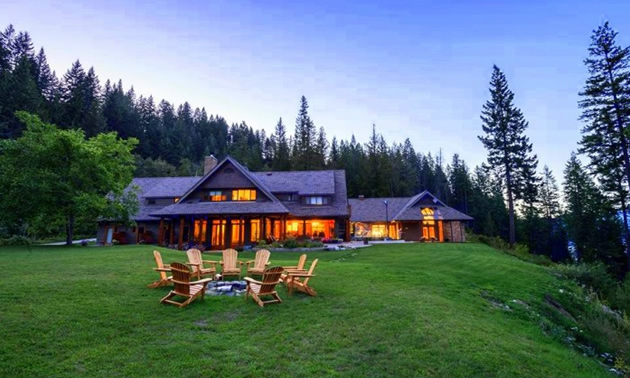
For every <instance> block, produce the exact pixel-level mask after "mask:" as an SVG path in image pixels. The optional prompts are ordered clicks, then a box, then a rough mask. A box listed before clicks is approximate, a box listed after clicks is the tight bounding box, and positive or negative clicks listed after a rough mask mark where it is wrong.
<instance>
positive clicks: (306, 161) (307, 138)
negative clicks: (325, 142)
mask: <svg viewBox="0 0 630 378" xmlns="http://www.w3.org/2000/svg"><path fill="white" fill-rule="evenodd" d="M315 139H316V129H315V124H314V123H313V121H312V120H311V118H310V117H309V115H308V102H307V101H306V97H304V96H302V98H301V100H300V111H299V112H298V116H297V118H296V120H295V137H294V145H293V159H292V165H293V167H294V168H295V169H296V170H309V169H312V168H313V166H314V165H315V142H316V141H315Z"/></svg>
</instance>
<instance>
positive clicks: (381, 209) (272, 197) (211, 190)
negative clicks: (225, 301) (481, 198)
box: [97, 156, 472, 250]
mask: <svg viewBox="0 0 630 378" xmlns="http://www.w3.org/2000/svg"><path fill="white" fill-rule="evenodd" d="M204 173H205V174H204V175H203V176H202V177H146V178H134V179H133V181H132V182H131V184H130V188H131V187H133V188H135V190H136V191H137V196H138V201H139V210H138V213H137V214H135V215H134V216H133V218H132V219H133V220H134V221H135V223H136V225H135V226H134V227H122V226H120V225H117V224H115V223H112V222H108V221H105V220H103V221H100V222H99V228H98V235H97V239H98V241H99V242H101V243H104V244H110V243H111V242H112V241H113V240H118V241H119V242H120V243H123V244H124V243H129V244H135V243H148V244H158V245H164V246H171V247H173V248H178V249H182V248H185V247H187V246H192V245H203V246H204V247H205V249H212V250H218V249H224V248H227V247H232V248H242V247H247V246H252V245H255V244H256V243H258V242H259V241H261V240H266V241H270V240H279V241H282V240H284V239H287V238H313V239H320V240H323V241H324V242H326V241H332V240H338V239H342V240H345V241H348V240H350V239H351V238H352V237H357V238H359V237H360V238H365V237H370V238H383V237H389V238H391V239H404V240H412V241H421V240H427V241H428V240H432V241H465V233H464V228H463V225H462V221H468V220H471V219H472V218H470V217H468V216H467V215H465V214H462V213H460V212H458V211H457V210H455V209H452V208H450V207H448V206H446V205H445V204H443V203H442V202H441V201H439V200H438V199H437V198H435V197H434V196H433V195H431V194H430V193H428V192H423V193H421V194H419V195H417V196H414V197H411V198H388V199H385V198H360V199H351V200H348V197H347V193H346V175H345V171H343V170H320V171H287V172H250V171H249V170H248V169H247V168H245V167H243V166H242V165H241V164H240V163H238V162H237V161H236V160H235V159H233V158H231V157H226V158H225V159H223V160H222V161H221V162H217V159H215V158H214V157H212V156H209V157H206V160H205V165H204ZM384 201H386V202H387V206H385V205H384ZM386 207H387V209H386ZM386 212H388V214H386ZM390 215H391V216H390ZM387 224H389V227H386V225H387ZM388 233H389V234H388Z"/></svg>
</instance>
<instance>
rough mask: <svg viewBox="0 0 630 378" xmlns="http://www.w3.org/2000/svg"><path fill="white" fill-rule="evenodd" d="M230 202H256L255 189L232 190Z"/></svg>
mask: <svg viewBox="0 0 630 378" xmlns="http://www.w3.org/2000/svg"><path fill="white" fill-rule="evenodd" d="M232 201H256V189H235V190H232Z"/></svg>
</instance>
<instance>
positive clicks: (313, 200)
mask: <svg viewBox="0 0 630 378" xmlns="http://www.w3.org/2000/svg"><path fill="white" fill-rule="evenodd" d="M303 203H304V204H305V205H328V204H329V203H330V198H329V197H322V196H311V197H304V199H303Z"/></svg>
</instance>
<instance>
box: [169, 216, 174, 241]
mask: <svg viewBox="0 0 630 378" xmlns="http://www.w3.org/2000/svg"><path fill="white" fill-rule="evenodd" d="M169 228H170V230H169V231H170V237H169V238H168V244H175V243H174V240H173V238H174V237H175V224H174V223H173V218H171V221H170V226H169Z"/></svg>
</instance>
